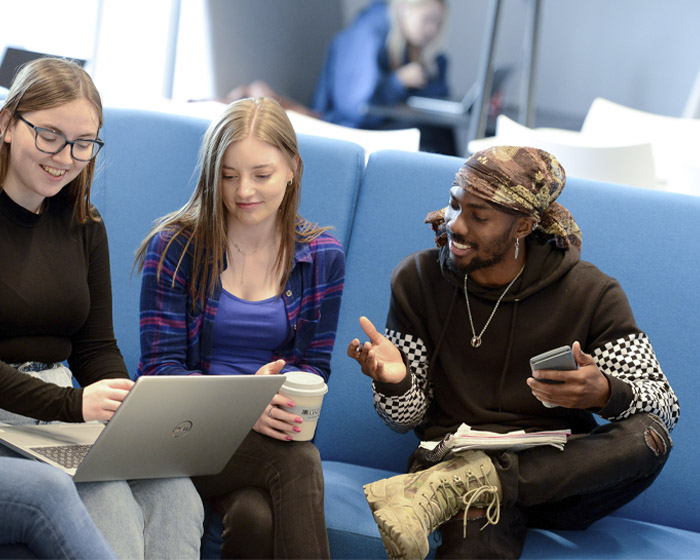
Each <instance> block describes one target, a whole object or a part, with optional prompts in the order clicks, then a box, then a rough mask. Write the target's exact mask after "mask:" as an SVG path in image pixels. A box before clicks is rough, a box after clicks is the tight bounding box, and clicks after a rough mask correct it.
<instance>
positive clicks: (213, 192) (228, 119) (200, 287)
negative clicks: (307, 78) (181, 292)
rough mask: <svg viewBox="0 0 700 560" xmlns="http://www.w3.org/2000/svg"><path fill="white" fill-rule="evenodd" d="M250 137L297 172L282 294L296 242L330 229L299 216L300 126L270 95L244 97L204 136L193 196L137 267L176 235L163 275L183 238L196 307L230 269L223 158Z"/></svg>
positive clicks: (281, 215) (280, 260) (290, 188)
mask: <svg viewBox="0 0 700 560" xmlns="http://www.w3.org/2000/svg"><path fill="white" fill-rule="evenodd" d="M249 136H254V137H255V138H258V139H259V140H262V141H264V142H267V143H268V144H270V145H271V146H273V147H275V148H277V149H278V150H279V151H280V152H282V154H283V155H284V157H285V159H286V161H287V165H288V166H289V168H290V169H291V170H292V172H293V177H292V180H291V182H290V183H289V184H288V185H287V189H286V191H285V194H284V198H283V199H282V203H281V205H280V208H279V212H278V213H277V216H278V227H279V230H280V232H281V234H282V242H281V244H280V248H279V251H278V253H277V258H276V259H275V269H276V270H277V271H278V272H282V281H281V285H280V292H281V290H282V288H283V287H284V285H285V284H286V283H287V280H288V279H289V275H290V274H291V271H292V262H293V258H294V244H295V242H297V241H300V242H302V243H308V242H310V241H312V240H313V239H315V238H316V237H318V236H319V235H321V233H323V232H324V231H326V230H328V229H329V228H327V227H319V226H317V225H316V224H314V223H311V222H308V221H307V220H305V219H304V218H302V217H301V216H299V213H298V210H299V202H300V200H301V177H302V174H303V172H304V164H303V162H302V161H301V158H300V157H299V147H298V144H297V137H296V133H295V132H294V127H293V126H292V123H291V122H290V120H289V117H287V113H286V112H285V111H284V109H282V107H281V106H280V105H279V103H278V102H277V101H275V100H274V99H271V98H268V97H258V98H249V99H241V100H239V101H236V102H235V103H232V104H231V105H229V106H228V107H227V108H226V110H225V111H224V112H223V113H222V114H221V116H220V117H219V118H218V119H217V120H216V121H214V122H212V124H211V125H210V126H209V128H208V130H207V132H206V134H205V135H204V140H203V141H202V146H201V148H200V151H199V159H198V167H199V178H198V181H197V186H196V187H195V190H194V192H193V193H192V196H191V197H190V199H189V200H188V201H187V203H186V204H185V205H184V206H183V207H182V208H180V209H179V210H177V211H175V212H172V213H171V214H167V215H166V216H164V217H163V218H161V219H160V220H158V221H157V222H156V224H155V226H154V227H153V228H152V229H151V231H150V232H149V234H148V235H147V236H146V239H144V241H143V242H142V243H141V245H140V247H139V248H138V250H137V252H136V265H137V266H138V269H139V270H141V269H142V268H143V264H144V261H145V258H146V251H147V249H148V244H149V243H150V241H151V239H153V237H154V236H155V235H156V234H158V233H159V232H162V231H170V232H172V237H171V238H170V240H169V241H168V244H167V246H166V249H165V251H164V252H163V255H161V259H160V263H159V265H158V276H160V272H161V269H162V266H163V260H164V259H165V255H166V253H167V251H168V250H169V249H170V246H171V244H172V243H173V242H174V241H175V240H177V239H178V238H181V241H182V244H183V246H184V250H183V253H182V256H181V257H180V261H179V262H178V264H177V268H179V267H180V265H181V264H182V258H183V257H184V255H185V253H186V252H187V251H188V250H191V252H192V257H193V258H192V282H191V284H190V294H191V295H192V299H193V303H194V302H196V301H200V302H203V301H204V298H205V297H206V295H207V294H212V293H213V291H214V288H215V287H216V283H217V282H218V279H219V276H220V275H221V272H222V271H223V270H224V258H225V255H226V249H227V237H226V233H227V229H226V209H225V207H224V203H223V197H222V193H221V190H222V188H221V183H222V167H223V159H224V154H225V153H226V150H227V149H228V148H229V146H231V145H232V144H233V143H234V142H238V141H239V140H244V139H245V138H248V137H249ZM177 268H176V270H175V274H177ZM173 282H174V280H173Z"/></svg>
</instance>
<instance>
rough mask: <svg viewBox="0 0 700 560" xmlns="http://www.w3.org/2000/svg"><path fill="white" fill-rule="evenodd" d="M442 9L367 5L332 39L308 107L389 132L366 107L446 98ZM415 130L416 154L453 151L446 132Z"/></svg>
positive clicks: (433, 2) (437, 4) (414, 0)
mask: <svg viewBox="0 0 700 560" xmlns="http://www.w3.org/2000/svg"><path fill="white" fill-rule="evenodd" d="M446 10H447V8H446V6H445V2H444V0H392V1H391V2H390V3H388V4H387V3H385V2H372V3H371V4H370V5H369V6H368V7H367V8H366V9H365V10H363V11H362V12H360V14H359V15H358V16H357V17H356V18H355V20H354V21H353V23H352V24H351V25H350V26H348V27H347V28H346V29H344V30H343V31H341V32H340V33H339V34H338V35H337V36H336V37H335V39H333V42H332V43H331V46H330V48H329V50H328V53H327V55H326V61H325V64H324V67H323V70H322V73H321V76H320V78H319V81H318V84H317V86H316V92H315V94H314V101H313V104H312V109H313V110H314V111H315V112H316V113H318V114H320V115H322V118H323V119H324V120H326V121H329V122H332V123H336V124H340V125H344V126H351V127H354V128H372V129H375V128H391V127H392V126H393V127H396V126H397V125H396V124H395V123H392V122H390V121H388V120H387V119H386V118H384V117H378V116H376V115H370V114H368V113H367V111H366V107H367V105H370V104H376V105H395V104H398V103H403V102H404V101H405V100H406V98H407V97H408V96H409V95H420V96H425V97H437V98H445V97H448V95H449V91H448V87H447V59H446V58H445V56H444V55H443V54H439V47H440V43H441V41H440V38H441V35H442V29H443V24H444V21H445V18H446ZM402 126H406V123H402ZM420 128H421V150H425V151H438V152H441V153H454V139H453V137H452V132H451V131H450V130H447V129H441V128H437V129H436V128H435V127H423V126H421V127H420Z"/></svg>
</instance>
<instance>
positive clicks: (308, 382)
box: [282, 371, 328, 396]
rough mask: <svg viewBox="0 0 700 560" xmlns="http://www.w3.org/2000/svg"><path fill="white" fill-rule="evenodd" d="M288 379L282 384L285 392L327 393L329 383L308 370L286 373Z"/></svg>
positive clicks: (301, 394)
mask: <svg viewBox="0 0 700 560" xmlns="http://www.w3.org/2000/svg"><path fill="white" fill-rule="evenodd" d="M284 376H285V377H286V380H285V382H284V384H283V385H282V390H283V391H284V392H285V393H292V394H295V395H299V396H303V395H309V396H311V395H325V394H326V393H327V392H328V385H326V383H325V381H323V379H322V378H321V377H319V376H318V375H316V374H314V373H309V372H308V371H290V372H287V373H285V374H284Z"/></svg>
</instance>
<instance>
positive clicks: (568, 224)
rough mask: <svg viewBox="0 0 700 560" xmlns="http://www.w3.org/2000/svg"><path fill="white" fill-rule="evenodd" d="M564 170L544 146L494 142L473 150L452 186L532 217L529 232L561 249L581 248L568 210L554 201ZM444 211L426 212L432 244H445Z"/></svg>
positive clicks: (563, 179)
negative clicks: (434, 238) (533, 219)
mask: <svg viewBox="0 0 700 560" xmlns="http://www.w3.org/2000/svg"><path fill="white" fill-rule="evenodd" d="M565 182H566V174H565V173H564V168H563V167H562V166H561V165H560V164H559V162H558V161H557V160H556V158H555V157H554V156H553V155H552V154H550V153H548V152H545V151H544V150H540V149H537V148H523V147H517V146H495V147H493V148H488V149H486V150H482V151H480V152H476V153H475V154H473V155H472V156H471V157H470V158H469V159H468V160H467V161H466V163H465V164H464V165H463V166H462V168H461V169H460V170H459V171H458V172H457V175H456V176H455V181H454V183H453V186H455V185H457V186H460V187H462V188H463V189H464V190H468V191H469V193H471V194H474V195H476V196H478V197H479V198H482V199H484V200H486V201H487V202H490V203H492V204H495V205H497V206H501V207H503V208H508V209H510V210H513V211H515V212H517V213H519V214H523V215H526V216H532V217H533V218H535V219H536V220H537V225H536V226H535V229H534V231H535V232H537V233H539V234H540V235H541V236H542V237H544V238H545V239H547V240H550V239H553V240H554V241H555V242H556V244H557V246H558V247H561V248H563V249H566V248H568V247H569V246H570V245H572V244H573V245H574V246H575V247H577V248H578V249H579V250H580V249H581V230H580V229H579V227H578V225H576V222H575V221H574V219H573V217H572V216H571V214H570V213H569V211H568V210H567V209H566V208H564V207H563V206H562V205H561V204H559V203H558V202H554V201H555V200H556V198H557V197H558V196H559V194H560V193H561V191H562V189H563V188H564V183H565ZM444 217H445V209H444V208H443V209H442V210H437V211H435V212H431V213H430V214H428V216H427V217H426V219H425V221H426V223H429V224H431V225H432V227H433V229H434V230H435V232H436V234H437V237H436V242H437V244H438V246H441V245H444V244H445V243H446V242H447V238H446V235H445V223H444Z"/></svg>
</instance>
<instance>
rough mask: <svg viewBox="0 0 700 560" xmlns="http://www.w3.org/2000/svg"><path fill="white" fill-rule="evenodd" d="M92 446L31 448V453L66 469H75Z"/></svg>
mask: <svg viewBox="0 0 700 560" xmlns="http://www.w3.org/2000/svg"><path fill="white" fill-rule="evenodd" d="M91 447H92V445H55V446H50V447H32V451H35V452H36V453H39V454H40V455H43V456H44V457H48V458H49V459H51V460H52V461H54V462H56V463H58V464H59V465H61V466H62V467H65V468H67V469H77V468H78V466H79V465H80V463H82V462H83V459H85V455H87V454H88V451H90V448H91Z"/></svg>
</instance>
